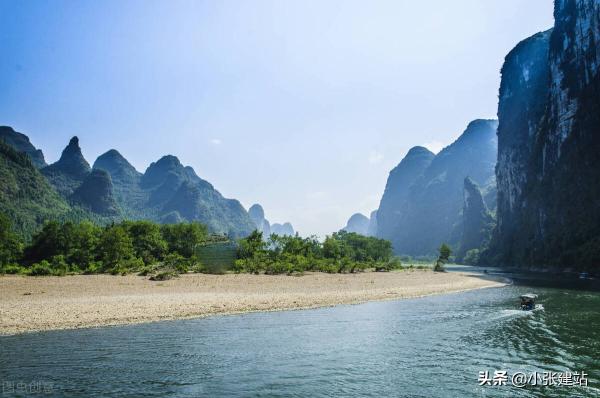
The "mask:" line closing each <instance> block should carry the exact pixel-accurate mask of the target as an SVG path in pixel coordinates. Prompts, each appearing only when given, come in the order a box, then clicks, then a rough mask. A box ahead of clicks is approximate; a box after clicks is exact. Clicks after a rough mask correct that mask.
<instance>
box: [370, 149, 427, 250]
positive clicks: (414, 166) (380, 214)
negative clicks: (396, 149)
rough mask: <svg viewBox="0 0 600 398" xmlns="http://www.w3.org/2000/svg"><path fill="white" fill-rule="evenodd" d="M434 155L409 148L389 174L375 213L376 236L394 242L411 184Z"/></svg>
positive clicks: (406, 204) (404, 213) (405, 207)
mask: <svg viewBox="0 0 600 398" xmlns="http://www.w3.org/2000/svg"><path fill="white" fill-rule="evenodd" d="M434 157H435V155H434V154H433V153H432V152H431V151H429V150H428V149H427V148H424V147H421V146H417V147H414V148H411V149H410V150H409V151H408V153H407V154H406V156H405V157H404V159H402V161H401V162H400V163H399V164H398V166H396V167H395V168H394V169H392V171H391V172H390V175H389V177H388V179H387V183H386V185H385V191H384V193H383V196H382V198H381V203H380V204H379V210H378V211H377V236H379V237H381V238H384V239H388V240H390V241H392V242H393V241H394V240H396V239H395V238H396V237H397V235H398V233H399V231H400V230H401V226H400V222H401V221H402V219H403V218H404V217H406V211H407V210H408V198H409V194H410V191H411V189H412V186H413V184H414V183H415V181H417V180H418V179H419V178H420V177H421V176H422V175H423V173H424V172H425V170H427V168H428V167H429V165H430V164H431V161H432V160H433V158H434Z"/></svg>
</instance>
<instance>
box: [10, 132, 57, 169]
mask: <svg viewBox="0 0 600 398" xmlns="http://www.w3.org/2000/svg"><path fill="white" fill-rule="evenodd" d="M0 141H4V142H5V143H6V144H8V145H10V146H11V147H13V148H14V149H15V150H16V151H18V152H25V153H26V154H27V155H28V156H29V158H30V159H31V162H32V163H33V165H34V166H35V167H37V168H38V169H41V168H42V167H46V166H47V165H46V161H45V159H44V154H43V153H42V151H41V150H40V149H37V148H36V147H34V146H33V145H32V144H31V142H30V141H29V137H27V136H26V135H25V134H21V133H19V132H16V131H15V130H13V128H12V127H8V126H0Z"/></svg>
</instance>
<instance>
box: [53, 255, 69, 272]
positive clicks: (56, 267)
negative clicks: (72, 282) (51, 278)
mask: <svg viewBox="0 0 600 398" xmlns="http://www.w3.org/2000/svg"><path fill="white" fill-rule="evenodd" d="M50 267H51V269H52V275H56V276H65V275H66V274H67V272H69V264H67V262H66V261H65V256H63V255H58V256H54V257H52V259H51V261H50Z"/></svg>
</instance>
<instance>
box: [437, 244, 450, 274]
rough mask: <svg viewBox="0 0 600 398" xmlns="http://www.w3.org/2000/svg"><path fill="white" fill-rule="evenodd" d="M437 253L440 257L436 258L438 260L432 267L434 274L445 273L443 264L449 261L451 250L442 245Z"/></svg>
mask: <svg viewBox="0 0 600 398" xmlns="http://www.w3.org/2000/svg"><path fill="white" fill-rule="evenodd" d="M438 251H439V252H440V255H439V256H438V258H437V260H436V262H435V266H434V267H433V270H434V271H436V272H444V271H445V269H444V264H446V263H447V262H448V261H449V260H450V256H451V255H452V250H451V249H450V246H448V245H447V244H445V243H443V244H442V245H441V246H440V248H439V249H438Z"/></svg>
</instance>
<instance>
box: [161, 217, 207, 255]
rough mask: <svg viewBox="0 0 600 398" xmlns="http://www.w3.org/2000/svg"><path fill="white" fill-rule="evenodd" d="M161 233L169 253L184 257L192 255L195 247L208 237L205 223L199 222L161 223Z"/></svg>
mask: <svg viewBox="0 0 600 398" xmlns="http://www.w3.org/2000/svg"><path fill="white" fill-rule="evenodd" d="M161 233H162V236H163V238H164V240H165V241H166V242H167V247H168V251H169V253H178V254H179V255H181V256H183V257H186V258H191V257H192V256H194V254H195V253H196V247H197V246H198V245H199V244H201V243H203V242H205V241H206V240H207V239H208V229H207V228H206V225H204V224H200V223H199V222H191V223H180V224H167V225H163V226H162V227H161Z"/></svg>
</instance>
